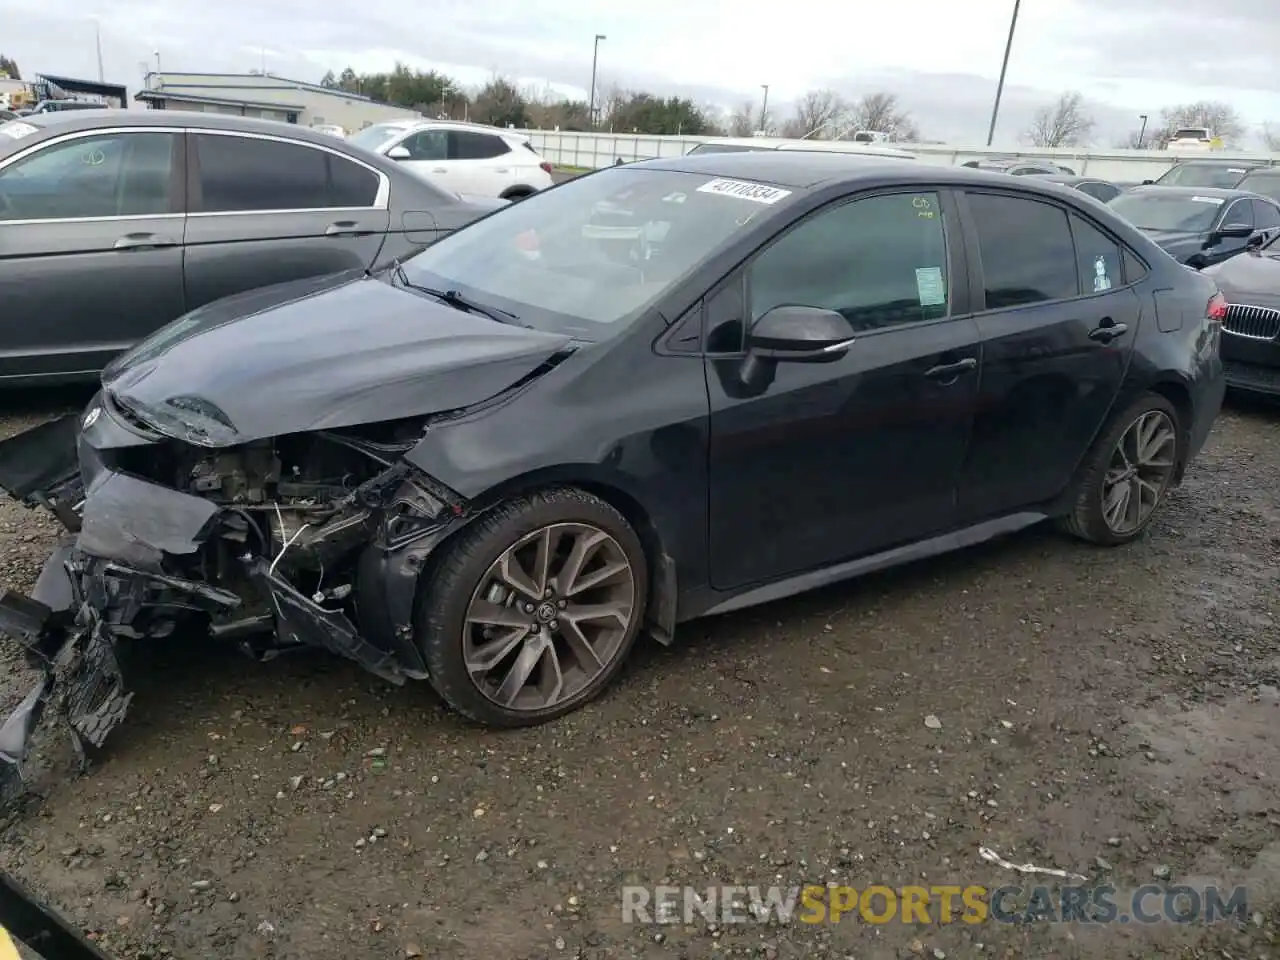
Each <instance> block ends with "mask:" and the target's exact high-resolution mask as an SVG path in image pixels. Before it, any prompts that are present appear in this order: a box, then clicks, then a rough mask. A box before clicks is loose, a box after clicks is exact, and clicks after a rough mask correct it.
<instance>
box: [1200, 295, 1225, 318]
mask: <svg viewBox="0 0 1280 960" xmlns="http://www.w3.org/2000/svg"><path fill="white" fill-rule="evenodd" d="M1204 315H1205V316H1206V317H1208V318H1209V319H1210V320H1212V321H1213V322H1214V323H1222V322H1223V321H1224V320H1226V319H1227V298H1226V297H1224V296H1223V295H1222V294H1221V293H1215V294H1214V295H1213V299H1211V300H1210V301H1209V306H1208V307H1207V308H1206V309H1205V314H1204Z"/></svg>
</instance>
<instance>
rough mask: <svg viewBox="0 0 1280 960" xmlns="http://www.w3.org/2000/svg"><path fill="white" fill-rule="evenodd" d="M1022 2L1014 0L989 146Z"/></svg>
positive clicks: (993, 132)
mask: <svg viewBox="0 0 1280 960" xmlns="http://www.w3.org/2000/svg"><path fill="white" fill-rule="evenodd" d="M1021 4H1022V0H1013V19H1011V20H1010V21H1009V39H1008V40H1007V41H1005V45H1004V62H1003V63H1001V64H1000V82H999V83H998V84H996V102H995V105H994V106H992V108H991V126H990V127H989V128H988V129H987V146H988V147H989V146H991V141H992V140H994V139H995V136H996V117H997V116H999V115H1000V97H1001V96H1002V95H1003V94H1004V75H1005V73H1006V72H1007V71H1008V69H1009V52H1010V51H1011V50H1013V31H1014V30H1015V29H1016V28H1017V26H1018V7H1019V6H1021Z"/></svg>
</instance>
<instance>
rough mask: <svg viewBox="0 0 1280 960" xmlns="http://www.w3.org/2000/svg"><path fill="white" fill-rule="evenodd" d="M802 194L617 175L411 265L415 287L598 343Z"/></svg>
mask: <svg viewBox="0 0 1280 960" xmlns="http://www.w3.org/2000/svg"><path fill="white" fill-rule="evenodd" d="M794 199H795V194H794V192H793V191H790V190H785V189H782V188H780V187H774V186H767V185H765V184H759V183H748V182H745V181H739V180H728V179H723V178H718V177H713V176H709V175H708V174H705V173H699V174H695V173H680V172H676V171H671V170H653V169H647V170H646V169H636V168H635V167H627V166H622V167H610V168H606V169H604V170H601V171H599V172H597V173H593V174H589V175H587V176H584V177H578V178H577V179H574V180H570V181H568V182H566V183H564V184H563V185H561V186H558V187H556V188H555V189H553V190H547V191H545V192H543V193H537V194H534V195H533V196H532V197H529V198H528V199H526V200H522V201H520V202H519V203H517V204H512V205H511V206H509V207H505V208H503V209H502V210H500V211H499V212H498V213H496V214H494V215H492V216H489V217H486V218H484V219H483V220H479V221H477V222H476V223H474V224H471V225H470V226H468V227H466V228H464V229H462V230H459V231H458V232H456V233H453V234H451V235H449V236H447V237H445V238H444V239H443V240H440V241H437V242H436V243H435V244H434V245H432V246H430V247H428V248H426V249H425V250H423V251H422V252H421V253H419V254H417V255H415V256H414V257H413V258H412V259H410V260H408V261H406V262H405V264H404V271H405V274H406V275H407V277H408V279H409V280H410V281H411V282H412V283H414V284H416V285H419V286H424V287H429V288H432V289H435V290H440V291H447V290H456V291H458V292H459V293H461V294H463V295H464V296H466V297H468V298H469V299H471V300H474V301H477V302H479V303H482V304H484V305H486V306H490V307H494V308H497V309H499V310H502V311H505V312H507V313H510V314H514V315H515V317H516V318H518V321H517V322H519V323H523V324H526V325H529V326H532V327H535V328H537V329H540V330H548V331H551V332H557V333H567V334H570V335H571V336H574V337H578V338H580V339H584V340H600V339H603V338H604V337H607V336H609V335H611V334H612V333H613V332H615V331H617V330H619V329H622V328H624V327H626V326H627V323H628V321H630V320H632V319H634V318H635V317H637V316H638V315H639V314H640V313H641V312H643V311H644V310H645V309H646V308H647V307H649V306H650V305H651V304H652V303H653V302H654V301H655V300H657V299H658V298H659V297H661V296H662V295H663V294H664V293H666V292H667V291H668V290H669V289H671V288H672V287H673V286H674V285H675V284H676V283H677V282H679V281H680V280H681V279H683V278H684V277H686V276H687V275H688V274H689V273H690V272H691V271H692V270H694V269H695V268H696V267H698V266H699V265H700V264H701V263H703V262H704V261H705V260H706V259H707V258H708V257H709V256H711V255H712V254H713V253H714V252H716V251H717V250H718V249H720V248H721V247H723V246H724V245H725V244H726V243H727V242H728V241H729V240H731V239H732V238H733V237H734V235H735V234H738V233H740V232H742V231H743V230H746V229H748V225H749V224H751V223H753V222H754V221H757V220H759V219H760V218H762V217H764V216H765V215H767V214H769V213H770V212H771V211H773V210H775V209H777V208H779V207H782V206H786V205H787V204H789V203H790V202H791V201H793V200H794Z"/></svg>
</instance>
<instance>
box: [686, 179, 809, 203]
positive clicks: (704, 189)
mask: <svg viewBox="0 0 1280 960" xmlns="http://www.w3.org/2000/svg"><path fill="white" fill-rule="evenodd" d="M698 192H699V193H718V194H720V195H721V196H725V197H737V198H738V199H739V200H750V201H751V202H752V203H766V204H770V203H777V202H778V201H779V200H782V199H783V198H785V197H789V196H791V191H790V190H783V189H781V188H780V187H770V186H766V185H765V184H763V183H750V182H748V181H746V180H708V181H707V182H706V183H704V184H703V185H702V186H700V187H699V188H698Z"/></svg>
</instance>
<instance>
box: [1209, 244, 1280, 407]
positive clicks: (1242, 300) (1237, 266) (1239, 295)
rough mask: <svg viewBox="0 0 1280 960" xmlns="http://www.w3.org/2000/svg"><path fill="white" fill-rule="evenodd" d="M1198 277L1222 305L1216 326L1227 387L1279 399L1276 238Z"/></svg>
mask: <svg viewBox="0 0 1280 960" xmlns="http://www.w3.org/2000/svg"><path fill="white" fill-rule="evenodd" d="M1204 274H1205V276H1208V277H1210V278H1212V279H1213V281H1214V282H1215V283H1217V285H1218V288H1219V289H1220V290H1221V291H1222V294H1223V296H1224V297H1226V300H1227V311H1226V316H1225V317H1224V318H1223V321H1222V365H1223V367H1224V368H1225V369H1226V376H1227V386H1228V387H1230V388H1231V389H1232V390H1235V391H1238V392H1241V393H1256V394H1265V395H1269V396H1272V397H1280V238H1275V239H1272V240H1271V241H1270V242H1268V243H1267V244H1265V245H1264V246H1262V247H1261V248H1259V249H1257V250H1253V251H1250V252H1249V253H1247V254H1244V255H1242V256H1239V257H1232V258H1231V259H1230V260H1227V261H1226V262H1225V263H1220V264H1217V265H1216V266H1212V267H1209V268H1207V269H1206V270H1205V271H1204Z"/></svg>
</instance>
